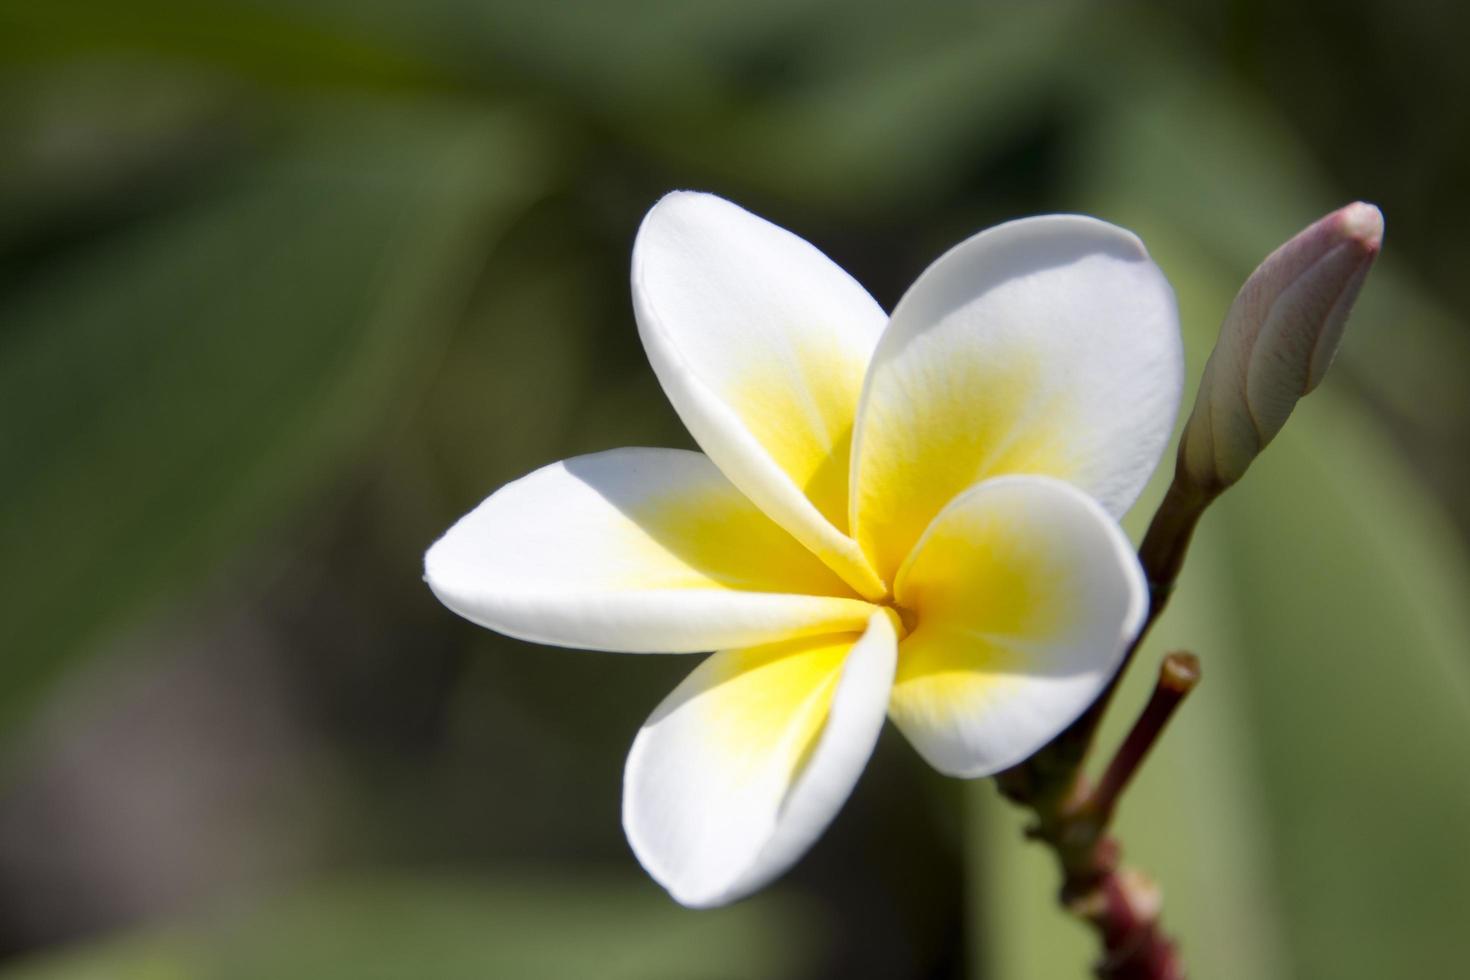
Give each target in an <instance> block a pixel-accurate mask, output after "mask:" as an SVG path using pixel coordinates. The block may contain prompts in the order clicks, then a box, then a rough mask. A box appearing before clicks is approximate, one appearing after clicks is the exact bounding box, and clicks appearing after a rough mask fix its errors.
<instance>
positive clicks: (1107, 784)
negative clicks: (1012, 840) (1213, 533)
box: [996, 464, 1219, 980]
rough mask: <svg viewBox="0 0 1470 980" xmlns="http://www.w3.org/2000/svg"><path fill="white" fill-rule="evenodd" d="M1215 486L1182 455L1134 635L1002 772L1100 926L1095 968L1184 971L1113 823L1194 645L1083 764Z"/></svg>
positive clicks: (1111, 973) (1130, 975) (1033, 833)
mask: <svg viewBox="0 0 1470 980" xmlns="http://www.w3.org/2000/svg"><path fill="white" fill-rule="evenodd" d="M1217 496H1219V490H1218V489H1214V488H1202V487H1200V486H1198V485H1197V484H1196V483H1194V482H1193V481H1192V480H1191V479H1190V477H1189V475H1188V473H1187V472H1186V471H1185V470H1184V467H1183V466H1182V464H1181V465H1179V466H1176V468H1175V475H1174V481H1173V483H1171V484H1170V486H1169V490H1168V492H1167V493H1166V494H1165V495H1164V500H1163V503H1162V504H1160V506H1159V509H1158V511H1157V513H1155V514H1154V517H1153V521H1152V522H1151V523H1150V524H1149V528H1148V532H1147V533H1146V534H1145V535H1144V539H1143V544H1142V545H1141V546H1140V547H1139V552H1138V558H1139V562H1140V564H1142V566H1143V571H1144V575H1145V576H1146V578H1147V581H1148V590H1149V609H1148V615H1147V618H1146V619H1145V620H1144V623H1143V626H1142V627H1141V628H1140V629H1139V632H1138V636H1137V637H1136V638H1135V639H1134V641H1133V643H1132V644H1130V645H1129V647H1128V649H1127V650H1126V651H1125V652H1124V655H1123V662H1122V665H1121V666H1120V667H1119V668H1118V672H1117V673H1116V674H1115V675H1114V676H1113V679H1112V681H1111V683H1109V685H1108V687H1107V688H1106V689H1105V690H1104V691H1103V693H1102V695H1101V696H1100V697H1099V698H1098V699H1097V701H1095V702H1094V703H1093V704H1092V706H1091V707H1089V708H1088V709H1087V710H1086V711H1085V712H1083V713H1082V715H1081V716H1080V717H1079V718H1078V719H1077V720H1076V721H1074V722H1073V723H1072V724H1071V725H1070V726H1068V727H1067V728H1066V729H1065V730H1064V731H1063V732H1062V733H1061V734H1060V735H1058V736H1057V737H1056V738H1055V739H1053V740H1052V741H1051V743H1050V744H1048V745H1047V746H1045V747H1044V748H1042V750H1041V751H1040V752H1038V753H1036V755H1034V756H1032V757H1031V758H1030V759H1028V760H1027V761H1025V762H1023V763H1021V764H1020V765H1019V766H1016V767H1014V768H1012V769H1009V770H1007V771H1006V772H1003V773H1001V774H999V775H998V776H997V777H996V784H997V786H998V787H999V788H1000V791H1001V793H1003V794H1004V795H1005V796H1006V797H1008V798H1009V799H1011V800H1012V801H1013V802H1015V803H1017V804H1019V805H1021V806H1024V807H1026V808H1027V809H1029V810H1030V811H1031V812H1032V813H1033V814H1034V815H1035V817H1036V820H1035V822H1034V823H1033V824H1032V825H1031V826H1030V827H1029V828H1028V829H1027V835H1028V836H1030V837H1031V838H1033V839H1036V840H1040V841H1042V842H1043V843H1045V844H1047V845H1048V846H1050V847H1051V849H1052V850H1053V852H1054V853H1055V854H1056V857H1057V863H1058V864H1059V865H1060V867H1061V871H1062V889H1061V894H1060V899H1061V902H1062V905H1063V906H1064V907H1065V908H1067V909H1068V910H1069V911H1071V912H1072V913H1073V914H1075V915H1077V916H1079V917H1081V918H1083V919H1086V920H1087V921H1088V922H1090V923H1091V924H1092V925H1093V926H1094V927H1095V928H1096V929H1097V931H1098V935H1099V938H1100V940H1101V941H1102V946H1103V958H1102V959H1101V960H1100V961H1099V963H1098V965H1097V975H1098V976H1099V977H1104V978H1115V980H1183V977H1184V975H1185V973H1184V965H1183V962H1182V961H1181V960H1180V958H1179V953H1178V949H1177V947H1175V945H1174V944H1173V943H1172V942H1171V941H1170V940H1169V939H1168V937H1167V936H1166V935H1165V934H1164V933H1163V931H1162V929H1161V928H1160V926H1159V909H1160V904H1161V900H1160V893H1159V890H1158V888H1157V887H1156V886H1154V885H1153V884H1152V883H1151V882H1150V881H1149V880H1148V879H1147V878H1145V877H1144V876H1143V875H1141V874H1140V873H1138V872H1136V871H1133V870H1131V869H1127V868H1120V867H1119V866H1118V861H1119V857H1120V855H1121V852H1122V849H1121V847H1120V846H1119V844H1118V842H1117V840H1116V838H1114V837H1112V836H1111V835H1109V834H1108V833H1107V829H1108V825H1109V823H1110V822H1111V821H1112V817H1113V812H1114V810H1115V809H1116V808H1117V805H1118V799H1119V797H1120V796H1121V794H1122V792H1123V791H1124V790H1125V789H1126V788H1127V786H1128V784H1129V782H1130V781H1131V780H1132V779H1133V776H1134V775H1135V774H1136V773H1137V771H1138V767H1139V766H1140V765H1141V764H1142V763H1143V760H1144V759H1145V758H1146V757H1147V755H1148V753H1149V751H1150V750H1151V749H1152V748H1153V746H1154V743H1155V742H1157V741H1158V738H1159V736H1160V735H1161V734H1162V733H1163V730H1164V727H1165V726H1166V724H1167V723H1168V721H1169V719H1170V718H1171V717H1173V714H1174V712H1175V710H1176V709H1177V708H1178V707H1179V704H1180V703H1181V702H1182V701H1183V699H1184V697H1185V696H1186V695H1187V694H1188V693H1189V692H1190V691H1191V690H1192V689H1193V688H1194V686H1195V684H1196V683H1198V681H1199V676H1200V673H1199V662H1198V660H1196V659H1195V658H1194V657H1193V656H1192V655H1190V654H1183V653H1176V654H1170V655H1169V656H1168V657H1166V658H1164V663H1163V665H1162V668H1161V670H1160V674H1159V681H1158V683H1157V685H1156V686H1155V688H1154V692H1153V696H1152V697H1151V698H1150V699H1149V702H1148V705H1147V706H1146V707H1145V708H1144V710H1143V713H1142V714H1141V715H1140V716H1139V718H1138V720H1137V721H1136V722H1135V723H1134V726H1133V729H1132V730H1131V731H1130V732H1129V734H1128V737H1127V738H1126V739H1125V740H1124V742H1123V744H1122V746H1121V747H1120V748H1119V750H1118V753H1117V755H1116V756H1115V757H1114V758H1113V760H1112V762H1111V764H1109V766H1108V768H1107V770H1106V772H1105V773H1104V775H1103V778H1102V781H1101V782H1100V783H1099V784H1098V785H1097V787H1096V788H1093V787H1091V786H1090V785H1089V783H1088V780H1087V777H1086V775H1085V774H1084V773H1083V763H1084V762H1085V761H1086V759H1087V756H1088V754H1089V752H1090V751H1091V749H1092V746H1093V743H1094V742H1095V741H1096V738H1097V730H1098V727H1099V725H1100V724H1101V722H1102V718H1103V715H1104V714H1105V713H1106V712H1107V710H1108V707H1109V706H1110V705H1111V703H1112V700H1113V695H1114V693H1115V692H1116V691H1117V689H1118V684H1119V682H1120V680H1121V679H1122V676H1123V672H1124V671H1125V670H1127V668H1128V665H1129V664H1130V663H1131V662H1132V660H1133V657H1134V655H1135V654H1136V653H1137V652H1138V648H1139V646H1141V645H1142V643H1143V641H1144V638H1145V637H1146V636H1147V635H1148V632H1149V629H1150V628H1152V626H1153V624H1154V623H1155V622H1156V621H1157V620H1158V618H1159V615H1160V614H1161V613H1162V612H1163V610H1164V607H1165V606H1166V605H1167V604H1168V601H1169V597H1170V596H1171V595H1172V594H1173V591H1174V585H1175V583H1176V582H1177V581H1178V578H1179V572H1180V569H1181V568H1182V567H1183V565H1184V557H1185V554H1186V553H1187V552H1188V550H1189V542H1190V540H1191V538H1193V536H1194V529H1195V527H1196V526H1197V525H1198V524H1199V519H1200V516H1201V515H1202V514H1203V513H1204V511H1205V508H1206V507H1208V506H1209V504H1210V503H1211V502H1212V501H1213V500H1214V499H1215V497H1217Z"/></svg>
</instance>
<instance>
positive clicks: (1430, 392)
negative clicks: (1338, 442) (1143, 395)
mask: <svg viewBox="0 0 1470 980" xmlns="http://www.w3.org/2000/svg"><path fill="white" fill-rule="evenodd" d="M1129 50H1131V51H1133V52H1134V59H1133V61H1134V63H1133V70H1134V72H1135V73H1137V74H1139V75H1141V76H1142V78H1141V79H1139V80H1137V81H1136V82H1135V85H1134V86H1132V87H1129V88H1127V89H1126V90H1121V91H1117V92H1115V93H1114V98H1113V99H1112V100H1110V101H1106V105H1105V107H1104V111H1101V112H1098V113H1096V114H1095V115H1094V116H1093V117H1092V120H1091V125H1090V127H1089V128H1088V131H1087V135H1086V138H1085V143H1086V145H1085V147H1084V149H1083V151H1082V152H1081V153H1079V154H1078V158H1079V159H1080V160H1083V161H1086V166H1085V169H1082V168H1080V169H1079V170H1078V173H1077V174H1076V180H1077V183H1078V184H1079V187H1080V195H1079V196H1080V197H1081V198H1082V199H1083V200H1084V201H1086V202H1087V203H1088V204H1089V205H1090V206H1092V207H1093V208H1095V209H1097V210H1098V211H1100V212H1103V213H1104V216H1105V217H1108V218H1109V219H1110V220H1114V221H1119V222H1122V223H1124V224H1126V225H1128V226H1129V227H1132V228H1134V229H1135V230H1140V231H1143V230H1145V229H1150V228H1154V227H1163V228H1166V229H1167V230H1168V232H1169V233H1170V234H1172V235H1175V236H1185V237H1188V238H1189V239H1190V242H1189V243H1188V244H1189V245H1190V246H1191V247H1192V248H1195V249H1198V250H1201V251H1203V252H1205V253H1206V254H1208V256H1209V257H1210V258H1211V259H1212V260H1213V261H1214V263H1215V264H1216V266H1217V268H1218V269H1219V270H1220V272H1221V274H1222V275H1225V276H1227V277H1228V278H1229V279H1230V280H1231V281H1234V282H1236V283H1239V282H1240V281H1243V280H1244V278H1245V276H1246V274H1248V273H1249V272H1250V271H1251V270H1252V269H1254V268H1255V266H1256V264H1257V263H1259V262H1260V261H1261V260H1262V259H1263V258H1265V257H1266V255H1267V254H1268V253H1269V252H1271V251H1272V250H1273V249H1275V248H1276V247H1277V246H1278V245H1280V244H1281V243H1282V242H1284V241H1286V240H1287V239H1288V238H1289V237H1290V236H1291V235H1293V234H1295V233H1296V232H1297V231H1299V230H1300V229H1301V228H1303V227H1305V226H1306V225H1307V224H1309V223H1310V222H1311V221H1314V220H1315V219H1317V218H1319V217H1321V216H1322V215H1323V214H1326V213H1327V212H1328V211H1330V210H1332V209H1333V208H1336V207H1339V206H1341V205H1343V204H1346V203H1348V202H1349V201H1350V200H1353V199H1366V200H1369V201H1373V200H1375V199H1376V197H1377V192H1378V191H1379V188H1375V187H1373V186H1360V187H1349V188H1347V189H1346V190H1345V191H1339V190H1337V189H1335V188H1333V187H1332V183H1331V181H1330V180H1329V178H1328V175H1327V174H1326V173H1324V172H1323V170H1322V168H1321V167H1319V166H1317V165H1316V164H1314V163H1313V162H1312V161H1311V159H1310V155H1309V153H1308V151H1307V149H1306V147H1304V146H1303V145H1301V143H1300V141H1299V140H1298V139H1297V138H1296V137H1295V136H1294V135H1293V134H1292V133H1291V131H1290V130H1289V129H1288V128H1287V126H1286V124H1285V122H1284V121H1283V120H1281V119H1279V118H1277V116H1276V115H1275V113H1274V112H1273V110H1272V109H1271V107H1270V106H1269V105H1268V104H1265V103H1264V102H1262V101H1261V100H1260V99H1257V98H1254V97H1252V96H1251V95H1250V94H1249V93H1247V92H1246V91H1244V90H1242V89H1240V88H1237V87H1235V86H1233V85H1232V84H1231V83H1230V82H1228V81H1226V80H1223V79H1221V78H1219V77H1216V76H1214V75H1209V74H1206V73H1205V72H1203V71H1202V70H1200V68H1199V67H1198V65H1197V64H1196V62H1194V61H1191V60H1190V59H1188V58H1187V57H1184V56H1181V55H1180V53H1179V52H1178V51H1175V50H1173V49H1170V53H1169V55H1167V56H1164V57H1160V56H1159V55H1157V54H1156V53H1143V52H1140V49H1139V47H1138V46H1137V45H1136V44H1131V45H1130V48H1129ZM1145 50H1146V49H1145ZM1386 217H1387V236H1386V245H1385V251H1384V260H1383V261H1382V262H1380V263H1379V264H1378V266H1377V267H1376V268H1375V269H1374V271H1373V277H1372V280H1371V284H1370V287H1369V288H1367V289H1365V290H1364V291H1363V295H1362V298H1361V300H1360V302H1359V305H1358V311H1357V313H1356V314H1355V316H1354V327H1353V329H1351V330H1349V331H1348V333H1347V336H1346V339H1345V340H1344V343H1343V348H1342V366H1341V367H1340V368H1339V372H1338V373H1339V374H1344V373H1349V372H1350V373H1351V374H1352V375H1353V377H1354V379H1355V380H1356V381H1357V382H1359V383H1360V384H1362V385H1364V386H1365V387H1366V388H1367V389H1368V390H1369V391H1371V392H1372V394H1373V395H1374V397H1375V398H1377V399H1378V400H1379V401H1380V402H1382V403H1383V404H1385V405H1388V406H1390V407H1392V408H1393V410H1394V411H1395V412H1396V413H1398V414H1399V415H1400V416H1401V417H1404V418H1406V419H1411V420H1413V421H1415V422H1416V423H1419V424H1423V425H1434V426H1439V427H1443V426H1444V425H1446V424H1447V423H1448V422H1449V421H1450V420H1451V419H1460V420H1464V419H1465V418H1466V416H1467V409H1470V402H1467V401H1466V399H1465V397H1464V390H1463V389H1464V384H1463V371H1462V369H1461V368H1462V365H1464V364H1465V363H1467V362H1470V334H1467V333H1466V331H1465V329H1464V326H1465V325H1464V324H1463V323H1462V322H1459V320H1458V319H1457V318H1456V316H1455V315H1454V314H1452V313H1451V312H1449V311H1448V310H1447V309H1445V308H1444V306H1443V305H1442V304H1441V303H1439V302H1437V301H1436V300H1435V298H1434V297H1432V296H1429V295H1427V294H1426V293H1425V292H1424V289H1423V287H1422V286H1421V285H1419V284H1418V283H1417V282H1416V281H1415V280H1414V278H1413V277H1412V275H1411V273H1410V271H1409V270H1408V269H1407V268H1405V267H1403V266H1401V265H1399V264H1398V263H1399V262H1400V261H1401V258H1400V257H1399V254H1398V253H1397V252H1396V250H1395V247H1394V215H1393V213H1392V211H1391V210H1390V212H1389V213H1388V214H1387V216H1386ZM1145 240H1146V241H1150V243H1151V245H1152V241H1151V239H1149V238H1148V236H1147V235H1146V236H1145ZM1158 254H1159V255H1161V256H1162V257H1163V258H1164V260H1165V261H1167V258H1168V253H1167V252H1159V253H1158ZM1232 293H1233V291H1232ZM1223 314H1224V309H1223V308H1221V309H1220V310H1219V312H1218V313H1215V314H1214V315H1213V322H1210V323H1208V324H1207V326H1208V327H1209V328H1210V329H1214V328H1216V327H1218V325H1219V317H1221V316H1223ZM1207 319H1211V318H1210V317H1209V316H1207ZM1344 369H1345V370H1344Z"/></svg>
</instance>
